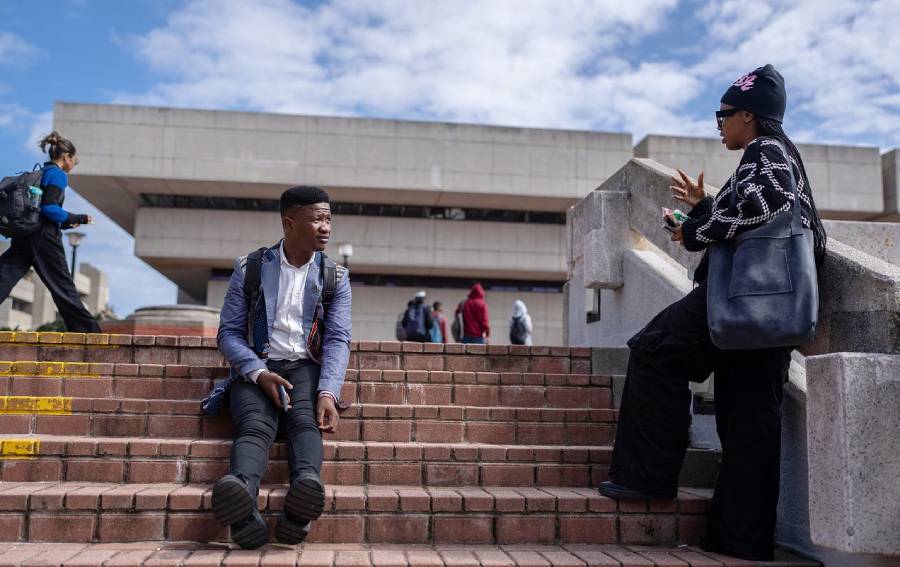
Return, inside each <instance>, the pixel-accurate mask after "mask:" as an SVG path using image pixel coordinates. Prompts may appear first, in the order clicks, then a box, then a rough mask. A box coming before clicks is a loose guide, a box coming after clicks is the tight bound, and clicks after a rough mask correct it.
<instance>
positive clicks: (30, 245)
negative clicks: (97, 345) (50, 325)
mask: <svg viewBox="0 0 900 567" xmlns="http://www.w3.org/2000/svg"><path fill="white" fill-rule="evenodd" d="M32 266H34V271H35V272H37V275H38V277H40V278H41V281H42V282H44V285H45V286H47V289H48V290H49V291H50V295H51V296H52V297H53V302H54V303H55V304H56V309H57V310H58V311H59V315H60V317H62V320H63V322H64V323H65V324H66V329H68V330H69V331H70V332H73V333H99V332H100V325H98V324H97V321H96V320H95V319H94V318H93V317H92V316H91V314H90V313H89V312H88V310H87V309H85V307H84V304H83V303H82V302H81V297H79V295H78V290H77V289H75V282H74V281H73V279H72V274H71V273H70V272H69V266H68V265H67V264H66V251H65V249H64V248H63V243H62V231H61V230H60V228H59V226H58V225H57V224H56V223H53V222H51V221H49V220H47V219H44V220H43V224H42V225H41V228H39V229H38V230H37V232H35V233H33V234H30V235H28V236H25V237H22V238H13V239H12V244H11V245H10V247H9V249H7V250H6V252H4V253H3V255H2V256H0V301H5V300H6V298H7V297H9V294H10V292H12V288H13V287H15V285H16V284H17V283H19V280H21V279H22V276H24V275H25V274H26V273H27V272H28V269H29V268H31V267H32Z"/></svg>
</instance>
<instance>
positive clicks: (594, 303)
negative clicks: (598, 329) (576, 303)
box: [584, 289, 600, 323]
mask: <svg viewBox="0 0 900 567" xmlns="http://www.w3.org/2000/svg"><path fill="white" fill-rule="evenodd" d="M584 305H585V307H586V308H587V322H588V323H596V322H597V321H599V320H600V290H599V289H585V290H584Z"/></svg>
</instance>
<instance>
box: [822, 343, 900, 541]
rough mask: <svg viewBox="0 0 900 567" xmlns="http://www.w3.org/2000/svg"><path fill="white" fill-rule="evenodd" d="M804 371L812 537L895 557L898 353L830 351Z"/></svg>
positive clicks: (899, 529) (899, 526) (899, 469)
mask: <svg viewBox="0 0 900 567" xmlns="http://www.w3.org/2000/svg"><path fill="white" fill-rule="evenodd" d="M806 369H807V375H808V376H810V377H811V379H810V380H809V381H808V403H807V431H808V442H809V509H810V531H811V534H812V540H813V542H814V543H816V544H819V545H822V546H825V547H829V548H832V549H837V550H840V551H844V552H847V553H874V554H885V555H900V539H898V538H897V533H900V500H898V498H897V495H898V494H900V460H898V458H897V455H898V444H897V440H898V439H900V412H898V411H897V408H898V407H900V356H896V355H893V356H892V355H882V354H871V353H835V354H828V355H823V356H814V357H809V358H807V361H806Z"/></svg>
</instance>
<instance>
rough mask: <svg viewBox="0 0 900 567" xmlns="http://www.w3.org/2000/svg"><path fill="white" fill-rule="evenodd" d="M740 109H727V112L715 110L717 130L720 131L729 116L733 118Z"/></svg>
mask: <svg viewBox="0 0 900 567" xmlns="http://www.w3.org/2000/svg"><path fill="white" fill-rule="evenodd" d="M740 111H741V109H740V108H729V109H727V110H717V111H716V124H717V125H718V126H719V129H720V130H721V129H722V124H723V123H724V122H725V119H726V118H728V117H729V116H734V115H735V114H737V113H738V112H740Z"/></svg>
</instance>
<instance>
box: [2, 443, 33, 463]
mask: <svg viewBox="0 0 900 567" xmlns="http://www.w3.org/2000/svg"><path fill="white" fill-rule="evenodd" d="M40 452H41V440H40V439H0V458H2V459H26V458H29V457H34V456H37V455H38V454H40Z"/></svg>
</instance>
